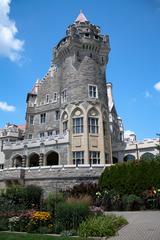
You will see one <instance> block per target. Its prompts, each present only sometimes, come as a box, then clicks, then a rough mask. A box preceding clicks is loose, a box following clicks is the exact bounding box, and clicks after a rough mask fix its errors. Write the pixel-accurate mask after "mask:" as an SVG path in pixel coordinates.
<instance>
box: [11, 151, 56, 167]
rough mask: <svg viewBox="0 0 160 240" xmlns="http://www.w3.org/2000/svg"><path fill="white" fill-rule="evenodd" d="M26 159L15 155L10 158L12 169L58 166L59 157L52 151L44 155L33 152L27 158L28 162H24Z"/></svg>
mask: <svg viewBox="0 0 160 240" xmlns="http://www.w3.org/2000/svg"><path fill="white" fill-rule="evenodd" d="M26 159H27V157H26V156H21V155H16V156H15V157H13V158H12V167H38V166H44V165H46V166H52V165H58V164H59V155H58V153H57V152H54V151H50V152H49V153H47V154H46V155H44V154H42V153H41V154H38V153H35V152H34V153H31V154H30V155H29V156H28V161H26ZM27 162H28V164H27Z"/></svg>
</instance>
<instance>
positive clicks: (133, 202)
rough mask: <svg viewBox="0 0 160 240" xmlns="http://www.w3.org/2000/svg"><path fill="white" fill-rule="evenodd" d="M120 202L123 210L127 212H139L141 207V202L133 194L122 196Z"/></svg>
mask: <svg viewBox="0 0 160 240" xmlns="http://www.w3.org/2000/svg"><path fill="white" fill-rule="evenodd" d="M122 202H123V209H124V210H127V211H135V210H140V209H141V206H142V205H143V200H142V199H141V198H140V197H138V196H136V195H134V194H131V195H124V196H123V197H122Z"/></svg>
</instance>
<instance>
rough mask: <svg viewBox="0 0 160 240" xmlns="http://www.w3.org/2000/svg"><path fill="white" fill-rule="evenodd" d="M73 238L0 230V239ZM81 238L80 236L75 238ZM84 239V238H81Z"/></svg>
mask: <svg viewBox="0 0 160 240" xmlns="http://www.w3.org/2000/svg"><path fill="white" fill-rule="evenodd" d="M37 239H38V240H73V239H75V238H72V237H55V236H47V235H42V234H30V233H14V232H11V233H8V232H0V240H37ZM76 240H82V238H76ZM83 240H84V238H83Z"/></svg>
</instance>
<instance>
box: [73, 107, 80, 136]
mask: <svg viewBox="0 0 160 240" xmlns="http://www.w3.org/2000/svg"><path fill="white" fill-rule="evenodd" d="M72 120H73V133H74V134H78V133H83V113H82V111H81V110H80V109H76V110H75V111H74V114H73V115H72Z"/></svg>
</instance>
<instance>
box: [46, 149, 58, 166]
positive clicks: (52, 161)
mask: <svg viewBox="0 0 160 240" xmlns="http://www.w3.org/2000/svg"><path fill="white" fill-rule="evenodd" d="M58 164H59V155H58V153H56V152H53V151H52V152H49V153H48V154H47V156H46V165H47V166H52V165H58Z"/></svg>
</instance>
